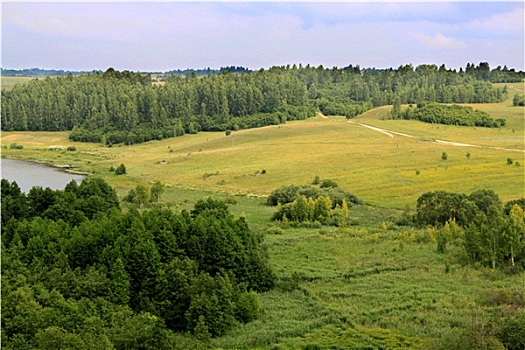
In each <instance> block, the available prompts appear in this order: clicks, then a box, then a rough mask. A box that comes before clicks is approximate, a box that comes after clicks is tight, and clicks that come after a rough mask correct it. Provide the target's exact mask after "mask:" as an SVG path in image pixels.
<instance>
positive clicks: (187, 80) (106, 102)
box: [1, 62, 523, 145]
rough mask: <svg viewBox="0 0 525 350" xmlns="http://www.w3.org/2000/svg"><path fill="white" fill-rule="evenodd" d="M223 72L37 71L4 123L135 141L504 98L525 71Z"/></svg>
mask: <svg viewBox="0 0 525 350" xmlns="http://www.w3.org/2000/svg"><path fill="white" fill-rule="evenodd" d="M221 72H222V73H220V74H215V75H207V76H203V77H197V76H196V75H194V74H187V75H185V76H180V75H172V76H170V77H169V78H168V79H167V81H166V82H165V83H164V84H161V85H157V84H152V83H151V78H150V76H149V75H144V74H140V73H132V72H127V71H124V72H118V71H115V70H114V69H112V68H110V69H108V70H106V71H105V72H104V73H100V72H95V73H93V74H86V75H79V76H72V75H68V76H63V77H57V78H49V77H47V78H45V79H37V80H34V81H31V82H30V83H28V84H23V85H17V86H15V87H14V88H13V89H12V90H9V91H2V115H1V122H2V130H3V131H25V130H29V131H59V130H61V131H65V130H70V131H71V134H70V138H71V140H74V141H85V142H101V143H104V144H107V145H112V144H118V143H126V144H134V143H140V142H144V141H149V140H154V139H157V140H158V139H163V138H168V137H173V136H181V135H183V134H185V133H197V132H199V131H231V130H239V129H246V128H253V127H260V126H266V125H275V124H281V123H285V122H286V121H287V120H302V119H306V118H310V117H313V116H315V113H316V111H321V112H322V113H324V114H325V115H342V116H346V117H347V118H353V117H355V116H356V115H359V114H361V113H363V112H365V111H367V110H369V109H371V108H373V107H378V106H383V105H389V104H393V103H394V102H397V103H400V104H418V103H422V102H439V103H489V102H501V101H502V100H504V99H505V98H506V97H507V95H508V91H507V89H506V88H505V87H504V88H502V89H500V88H494V87H493V86H492V85H491V81H504V82H506V81H509V82H512V81H516V80H518V79H521V78H522V76H523V74H522V73H521V72H515V71H514V70H509V69H507V68H506V67H504V68H503V69H502V68H501V67H498V68H496V69H492V70H491V69H490V67H489V65H488V63H483V62H482V63H480V64H479V65H478V66H475V65H471V64H468V65H467V67H466V69H465V70H464V71H463V69H460V71H459V72H458V71H456V70H450V69H447V68H446V67H445V66H444V65H442V66H440V67H439V68H438V67H437V66H436V65H420V66H417V67H415V68H414V67H413V66H412V65H405V66H400V67H399V68H397V69H386V70H376V69H360V68H359V66H355V67H354V66H348V67H345V68H337V67H334V68H331V69H330V68H324V67H323V66H322V65H321V66H318V67H312V66H309V65H307V66H304V67H303V66H301V65H299V66H296V65H293V66H289V65H288V66H281V67H271V68H269V69H267V70H264V69H261V70H259V71H256V72H251V71H247V70H246V69H243V68H242V67H230V69H224V70H222V71H221ZM518 81H519V80H518Z"/></svg>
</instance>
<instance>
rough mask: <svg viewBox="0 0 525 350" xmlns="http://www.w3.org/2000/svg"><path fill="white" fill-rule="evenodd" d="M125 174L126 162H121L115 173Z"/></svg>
mask: <svg viewBox="0 0 525 350" xmlns="http://www.w3.org/2000/svg"><path fill="white" fill-rule="evenodd" d="M124 174H126V166H125V165H124V164H120V165H119V166H118V167H117V169H116V170H115V175H124Z"/></svg>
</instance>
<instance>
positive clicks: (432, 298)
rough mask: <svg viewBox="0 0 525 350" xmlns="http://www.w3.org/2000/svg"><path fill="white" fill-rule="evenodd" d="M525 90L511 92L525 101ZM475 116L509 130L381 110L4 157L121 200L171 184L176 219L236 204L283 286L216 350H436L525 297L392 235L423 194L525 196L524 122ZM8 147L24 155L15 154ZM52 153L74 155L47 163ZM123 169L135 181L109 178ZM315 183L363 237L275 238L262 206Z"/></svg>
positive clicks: (424, 232)
mask: <svg viewBox="0 0 525 350" xmlns="http://www.w3.org/2000/svg"><path fill="white" fill-rule="evenodd" d="M522 85H523V84H521V85H519V84H518V87H517V88H514V87H513V89H518V88H519V87H520V86H521V91H523V88H522ZM512 95H513V93H511V98H512ZM473 107H474V108H478V109H482V110H484V111H487V112H488V113H489V114H491V115H492V116H493V117H495V118H500V117H504V118H506V120H507V125H506V126H505V127H503V128H501V129H485V128H466V127H455V126H443V125H439V126H438V125H431V124H424V123H421V122H416V121H393V120H386V119H384V117H385V116H386V114H387V113H388V111H389V107H382V108H379V109H374V110H371V111H369V112H367V113H365V114H364V115H362V116H360V117H358V118H356V119H354V120H352V123H349V122H347V121H346V120H345V119H344V118H337V117H334V118H321V117H317V118H313V119H310V120H306V121H300V122H289V123H287V124H285V125H280V126H271V127H265V128H260V129H251V130H242V131H236V132H234V133H233V134H232V135H230V136H226V135H225V134H224V133H200V134H197V135H185V136H183V137H179V138H172V139H167V140H162V141H153V142H148V143H144V144H139V145H133V146H113V147H111V148H108V147H103V146H101V145H99V144H89V143H76V142H71V141H69V140H68V134H67V133H65V132H57V133H51V132H45V133H32V132H5V133H2V156H3V157H4V156H5V157H10V158H19V159H26V160H34V161H42V162H46V163H51V164H55V165H64V164H68V165H72V166H74V167H75V169H76V170H79V171H85V172H89V173H93V174H95V175H98V176H102V177H103V178H104V179H105V180H107V181H108V182H109V183H110V184H111V185H112V186H114V187H115V188H116V189H117V190H118V193H119V195H120V196H121V197H122V196H124V195H125V194H126V193H127V191H128V190H129V189H131V188H132V187H134V186H135V185H136V184H137V183H151V182H153V181H154V180H161V181H162V182H164V183H165V184H166V185H167V188H166V191H165V193H164V194H163V197H162V201H163V202H165V203H166V204H167V205H169V206H170V207H171V208H174V209H177V210H178V209H182V208H185V209H189V208H191V207H192V206H193V204H194V203H195V202H196V201H197V200H198V199H199V198H202V197H207V196H212V197H220V198H228V199H230V200H231V201H230V202H233V203H236V204H232V205H231V206H230V207H231V211H232V213H233V214H234V215H235V216H240V215H243V216H245V217H246V219H247V221H248V223H249V224H250V227H251V228H252V230H254V231H255V232H258V233H262V234H264V236H265V243H266V245H267V246H268V254H269V257H270V264H271V265H272V267H273V269H274V271H275V273H276V275H277V277H278V286H277V288H275V289H274V290H272V291H270V292H267V293H264V294H262V295H261V301H262V303H263V306H264V310H263V313H262V315H261V317H260V318H259V319H258V320H257V321H254V322H251V323H248V324H246V325H241V326H239V327H237V328H234V329H232V330H231V331H230V332H228V333H227V334H226V335H225V336H222V337H220V338H217V339H212V341H211V343H210V344H209V345H210V346H211V347H212V348H216V349H274V350H276V349H350V348H353V349H376V348H382V349H409V348H410V349H434V348H435V347H434V346H433V343H436V342H437V343H440V344H441V345H443V344H446V342H447V339H448V338H447V337H451V338H453V337H454V336H455V335H457V334H458V332H461V331H465V330H468V329H470V328H471V327H473V326H476V325H484V324H486V323H488V322H490V321H491V320H492V321H494V319H495V317H497V315H498V314H499V313H500V312H505V310H508V309H509V307H510V306H509V304H510V301H509V300H510V299H512V298H513V296H515V295H518V296H519V295H522V296H523V298H525V275H524V274H523V273H521V274H518V275H513V276H511V275H506V274H504V273H502V272H501V271H493V270H489V269H486V268H482V267H472V266H468V265H464V264H463V263H462V260H461V258H460V257H461V253H460V252H459V251H453V253H452V254H449V255H444V254H438V253H437V252H436V241H435V235H436V232H435V230H433V229H421V230H420V229H410V228H403V227H397V226H396V225H394V223H393V222H394V218H395V217H396V216H398V215H399V214H400V213H401V209H405V207H406V206H407V205H409V206H412V207H413V206H415V201H416V199H417V198H418V197H419V196H420V195H421V194H422V193H424V192H426V191H431V190H446V191H451V192H464V193H470V192H472V191H474V190H476V189H481V188H491V189H493V190H495V191H496V192H497V193H499V195H500V197H501V198H502V200H503V201H508V200H511V199H516V198H521V197H523V196H524V183H525V177H524V169H525V168H524V167H525V159H524V155H525V153H524V150H525V142H524V135H525V134H524V133H525V128H524V109H523V108H518V107H511V106H510V105H509V101H506V102H503V103H500V104H488V105H473ZM359 123H362V124H366V125H369V126H373V127H376V128H381V129H385V130H388V131H393V132H398V133H404V134H406V135H410V136H412V137H408V136H401V135H399V134H393V137H390V136H388V135H387V134H385V133H382V132H379V131H377V130H372V129H369V128H365V127H363V126H360V125H359ZM436 140H443V141H450V142H459V143H464V144H471V145H472V146H462V147H459V146H455V145H451V144H444V143H438V142H436ZM12 143H17V144H20V145H23V146H24V148H23V149H11V148H10V147H9V145H10V144H12ZM52 145H61V146H70V145H74V146H75V147H76V151H74V152H68V151H52V150H49V146H52ZM497 148H500V149H497ZM443 152H446V153H447V155H448V159H447V160H442V159H441V155H442V153H443ZM467 153H469V154H470V157H469V158H467V156H466V154H467ZM508 158H512V159H513V162H514V163H513V164H512V165H508V164H507V159H508ZM516 162H519V163H520V166H516V165H515V163H516ZM120 163H124V164H125V165H126V168H127V171H128V174H127V175H124V176H116V175H115V174H114V173H112V172H110V171H108V169H109V168H110V167H111V166H113V167H116V166H118V165H119V164H120ZM263 170H264V171H263ZM316 175H317V176H319V177H320V178H322V179H334V180H336V181H337V182H338V183H339V185H340V186H341V187H343V188H344V189H346V190H348V191H350V192H352V193H354V194H356V195H357V196H359V197H360V198H361V199H363V200H364V201H365V202H366V203H368V204H371V205H362V206H353V207H351V208H350V216H351V218H352V221H353V222H354V223H355V224H356V225H355V226H350V227H347V228H334V227H323V228H321V229H306V228H301V229H298V228H286V227H285V228H284V229H283V230H282V231H279V230H278V229H275V227H274V225H275V224H274V223H272V222H271V221H270V218H271V216H272V212H273V208H271V207H269V206H266V205H264V202H265V195H267V194H268V193H270V192H271V191H272V190H273V189H275V188H278V187H279V186H281V185H283V184H309V183H311V182H312V180H313V178H314V177H315V176H316ZM272 228H273V230H272ZM270 232H274V233H275V232H281V234H272V233H270ZM520 293H521V294H520ZM509 298H510V299H509ZM496 322H497V319H496ZM480 327H481V326H480ZM441 348H446V347H441Z"/></svg>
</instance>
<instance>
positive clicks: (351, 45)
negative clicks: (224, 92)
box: [1, 0, 525, 72]
mask: <svg viewBox="0 0 525 350" xmlns="http://www.w3.org/2000/svg"><path fill="white" fill-rule="evenodd" d="M1 6H2V12H1V16H2V52H1V53H2V56H1V66H2V67H3V68H10V69H24V68H33V67H35V68H43V69H63V70H74V71H77V70H86V71H90V70H106V69H107V68H109V67H113V68H115V69H117V70H130V71H149V72H154V71H160V72H164V71H168V70H173V69H187V68H194V69H199V68H207V67H210V68H212V69H217V68H220V67H226V66H243V67H247V68H250V69H259V68H269V67H271V66H275V65H286V64H303V65H306V64H310V65H313V66H318V65H321V64H322V65H323V66H324V67H329V68H331V67H334V66H337V67H345V66H348V65H350V64H352V65H354V66H355V65H360V66H361V67H362V68H365V67H366V68H372V67H375V68H389V67H393V68H397V67H399V66H400V65H404V64H412V65H413V66H414V67H415V66H417V65H420V64H436V65H441V64H445V66H446V67H447V68H454V69H459V68H460V67H465V66H466V64H467V63H475V64H478V63H479V62H488V63H489V64H490V66H491V67H493V68H494V67H497V66H502V67H503V66H504V65H506V66H507V67H508V68H515V69H517V70H525V67H524V2H523V1H514V2H488V1H484V2H472V1H469V2H457V1H455V2H413V1H408V2H391V1H389V2H386V1H375V2H366V1H360V2H344V1H339V2H298V1H293V2H276V1H274V2H220V1H215V2H168V1H163V2H144V1H143V2H101V1H98V2H19V1H9V0H7V1H6V0H4V1H3V2H2V5H1Z"/></svg>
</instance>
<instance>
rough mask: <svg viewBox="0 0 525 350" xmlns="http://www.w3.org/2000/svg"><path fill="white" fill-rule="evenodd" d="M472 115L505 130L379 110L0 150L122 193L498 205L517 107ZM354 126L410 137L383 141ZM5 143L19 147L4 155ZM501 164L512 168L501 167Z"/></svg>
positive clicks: (519, 136) (509, 191) (46, 136)
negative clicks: (346, 195) (482, 194)
mask: <svg viewBox="0 0 525 350" xmlns="http://www.w3.org/2000/svg"><path fill="white" fill-rule="evenodd" d="M476 107H478V108H480V109H481V108H484V109H487V108H488V109H490V108H495V109H496V110H498V111H499V113H502V114H505V115H506V116H507V120H508V126H505V127H503V128H501V129H488V128H467V127H457V126H448V125H435V124H425V123H422V122H418V121H404V120H385V119H383V118H382V117H384V116H385V115H386V113H388V110H389V108H388V107H382V108H378V109H374V110H371V111H369V112H367V113H365V114H364V115H362V116H360V117H359V118H356V119H353V120H351V121H350V122H348V121H346V120H345V119H344V118H337V117H334V118H321V117H317V118H313V119H310V120H306V121H299V122H289V123H287V124H283V125H276V126H269V127H263V128H259V129H250V130H241V131H235V132H233V133H232V134H231V135H230V136H226V135H225V134H224V133H223V132H215V133H214V132H203V133H199V134H197V135H185V136H183V137H177V138H171V139H165V140H161V141H152V142H147V143H143V144H138V145H131V146H125V145H119V146H113V147H110V148H108V147H103V146H102V145H100V144H92V143H76V142H71V141H70V140H68V138H67V133H65V132H57V133H52V132H42V133H36V132H4V133H3V135H2V145H3V150H2V152H3V155H4V156H8V157H13V158H20V159H29V160H39V161H43V162H48V163H52V164H57V165H60V164H62V165H63V164H68V165H72V166H74V167H75V168H76V169H77V170H80V171H86V172H90V173H94V174H97V175H100V176H103V177H104V178H105V179H106V180H107V181H108V182H109V183H110V184H111V185H113V186H115V187H116V188H117V189H118V190H119V191H120V193H121V194H122V195H123V194H124V193H125V192H126V191H127V190H129V189H130V188H131V187H132V186H134V184H136V183H137V181H138V182H141V181H142V182H146V183H150V182H153V181H155V180H161V181H162V182H164V183H165V184H166V185H167V186H168V187H169V188H173V189H197V190H206V191H212V192H222V193H228V194H231V195H235V194H242V195H248V196H265V195H267V194H269V193H270V192H271V191H272V190H274V189H275V188H278V187H280V186H282V185H288V184H309V183H311V182H312V180H313V178H314V177H315V176H319V177H320V178H321V179H333V180H335V181H336V182H337V183H338V184H339V185H340V186H341V187H343V188H344V189H346V190H348V191H350V192H352V193H354V194H356V195H357V196H358V197H360V198H361V199H363V200H364V201H365V202H368V203H371V204H374V205H378V206H382V207H393V208H405V206H406V205H414V204H415V201H416V199H417V198H418V197H419V196H420V195H421V194H422V193H424V192H427V191H435V190H446V191H451V192H464V193H470V192H472V191H474V190H477V189H482V188H490V189H493V190H495V191H496V192H497V193H498V194H499V195H500V196H501V198H502V200H504V201H507V200H511V199H516V198H520V197H523V196H524V169H525V168H524V166H525V159H524V156H525V153H524V139H523V135H524V128H523V122H521V124H520V118H521V120H522V119H523V109H522V108H519V107H508V106H506V105H505V103H502V104H500V105H497V106H491V105H477V106H476ZM492 114H493V113H492ZM494 117H497V116H496V115H494ZM522 121H523V120H522ZM358 123H363V124H367V125H371V126H374V127H377V128H383V129H386V130H389V131H395V132H398V133H404V134H406V135H410V136H411V137H408V136H401V135H399V134H393V135H392V136H393V137H392V136H390V135H387V134H385V133H382V132H378V131H376V130H372V129H369V128H365V127H363V126H361V125H359V124H358ZM436 140H443V141H449V142H459V143H463V144H470V145H471V146H458V145H453V144H448V143H439V142H436ZM11 143H18V144H21V145H23V146H24V149H22V150H18V149H10V148H9V145H10V144H11ZM52 145H62V146H69V145H74V146H75V147H76V149H77V150H76V151H74V152H68V151H50V150H48V147H49V146H52ZM490 147H493V148H490ZM443 152H445V153H446V154H447V159H446V160H443V159H442V154H443ZM467 154H468V155H467ZM509 158H511V159H512V161H513V164H512V165H509V164H507V160H508V159H509ZM120 163H124V164H125V165H126V167H127V169H128V175H125V176H116V175H114V174H113V173H111V172H109V171H108V169H109V168H110V167H111V166H114V167H116V166H118V165H119V164H120ZM517 163H519V165H518V164H517Z"/></svg>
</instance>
